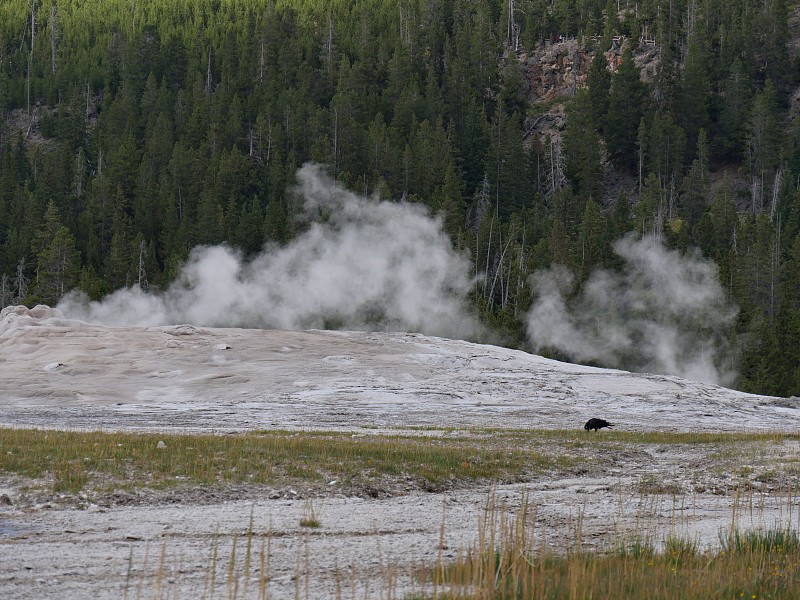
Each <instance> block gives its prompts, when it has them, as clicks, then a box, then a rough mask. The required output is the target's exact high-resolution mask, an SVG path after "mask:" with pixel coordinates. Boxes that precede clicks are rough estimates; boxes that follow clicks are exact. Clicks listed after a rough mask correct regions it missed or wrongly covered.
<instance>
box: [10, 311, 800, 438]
mask: <svg viewBox="0 0 800 600" xmlns="http://www.w3.org/2000/svg"><path fill="white" fill-rule="evenodd" d="M0 386H2V390H0V425H7V426H8V425H10V426H35V427H57V428H92V429H115V430H156V429H157V430H163V429H176V430H186V431H203V430H205V431H234V430H246V429H271V428H279V429H287V428H304V429H305V428H330V429H353V428H358V427H362V426H368V427H371V428H374V427H405V426H446V427H470V426H480V427H505V428H556V429H569V428H579V427H581V426H582V425H583V423H584V422H585V421H586V420H587V419H588V418H589V417H593V416H597V417H602V418H605V419H607V420H609V421H611V422H612V423H615V424H616V425H617V427H618V428H620V429H624V430H672V431H745V430H748V431H752V430H774V431H778V430H784V431H785V430H796V428H797V426H798V423H800V421H799V420H798V418H800V411H799V410H798V408H800V401H796V399H794V398H792V399H777V398H769V397H763V396H755V395H750V394H743V393H740V392H736V391H732V390H729V389H726V388H722V387H717V386H713V385H707V384H702V383H696V382H692V381H688V380H685V379H681V378H678V377H670V376H661V375H646V374H634V373H628V372H624V371H615V370H608V369H598V368H591V367H583V366H577V365H572V364H566V363H561V362H557V361H553V360H547V359H544V358H541V357H539V356H535V355H531V354H528V353H525V352H521V351H517V350H509V349H506V348H500V347H496V346H488V345H479V344H473V343H469V342H464V341H455V340H447V339H442V338H436V337H427V336H422V335H417V334H409V333H367V332H342V331H317V330H312V331H272V330H261V329H252V330H250V329H217V328H198V327H193V326H191V325H178V326H171V327H148V328H141V327H106V326H99V325H90V324H87V323H83V322H80V321H74V320H67V319H65V318H64V317H63V315H62V314H61V313H60V312H59V311H57V310H55V309H51V308H48V307H44V306H37V307H35V308H33V309H27V308H25V307H21V306H17V307H9V308H6V309H4V310H3V311H2V313H0Z"/></svg>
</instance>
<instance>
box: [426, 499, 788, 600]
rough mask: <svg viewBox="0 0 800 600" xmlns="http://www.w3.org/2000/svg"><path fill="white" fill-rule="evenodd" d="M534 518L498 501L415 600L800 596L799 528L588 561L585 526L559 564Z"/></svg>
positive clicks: (675, 542)
mask: <svg viewBox="0 0 800 600" xmlns="http://www.w3.org/2000/svg"><path fill="white" fill-rule="evenodd" d="M533 512H534V511H533V510H532V509H531V506H530V503H529V502H528V500H527V499H523V501H522V504H521V506H520V507H519V508H518V509H517V511H516V515H515V516H513V515H512V514H511V511H509V509H508V507H506V506H503V505H499V506H498V505H497V504H496V503H495V500H494V498H491V499H490V501H489V504H488V507H487V510H486V513H485V515H484V518H483V520H482V521H481V523H479V535H478V536H477V539H478V541H477V542H476V543H475V545H474V546H472V547H470V548H468V549H467V550H466V551H465V552H462V553H459V554H458V556H457V558H456V559H455V560H454V561H444V560H443V559H442V558H441V557H440V558H439V560H438V561H437V564H436V565H434V566H433V567H431V568H430V569H429V570H427V571H426V572H425V573H426V574H425V575H423V581H427V582H428V583H429V586H428V588H427V589H428V590H430V591H429V593H428V594H423V595H417V596H415V598H436V599H442V600H454V599H459V600H485V599H486V600H488V599H498V600H506V599H508V600H511V599H520V598H548V599H553V600H561V599H563V600H584V599H585V600H589V599H590V598H631V599H645V598H646V599H648V600H649V599H653V600H660V599H664V600H666V599H668V598H669V599H672V598H709V597H712V595H713V596H714V597H721V598H750V599H752V598H772V599H777V600H790V599H795V598H797V597H799V595H800V536H799V535H798V532H797V531H796V530H794V529H791V528H775V529H757V530H748V531H742V530H740V529H738V528H736V527H735V526H734V525H732V527H731V528H729V529H726V530H723V531H722V532H721V536H720V546H719V547H718V548H715V549H710V548H709V549H707V550H704V551H701V550H700V549H699V548H698V545H697V544H696V543H695V542H693V541H692V540H685V539H681V538H677V537H674V536H671V537H669V538H667V539H666V540H665V541H664V543H663V545H662V547H663V549H662V550H660V551H657V550H656V549H655V546H654V545H653V543H652V541H651V540H649V539H648V538H647V536H646V535H643V534H639V537H637V538H635V539H633V540H632V541H631V542H630V543H628V544H627V545H622V546H620V545H618V543H616V544H612V545H611V551H603V550H600V551H597V550H595V551H591V552H589V551H587V550H585V549H584V546H583V544H582V541H581V536H582V532H581V531H580V524H581V523H582V520H581V519H580V517H579V519H578V524H579V526H578V527H576V528H575V529H574V532H573V535H574V536H575V540H574V541H573V543H572V544H571V545H570V547H569V548H568V551H567V552H566V553H564V554H555V553H553V552H551V551H544V550H542V547H541V546H539V548H538V549H537V544H536V540H535V536H534V529H533V527H532V525H531V523H532V522H533V520H532V519H531V515H532V514H533ZM735 522H736V521H735V519H734V518H732V519H731V523H732V524H735ZM615 547H616V550H614V548H615Z"/></svg>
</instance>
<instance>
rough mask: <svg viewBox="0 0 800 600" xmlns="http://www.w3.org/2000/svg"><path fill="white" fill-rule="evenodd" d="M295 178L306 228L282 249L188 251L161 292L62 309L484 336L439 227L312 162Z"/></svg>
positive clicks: (71, 313) (213, 323)
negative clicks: (354, 188)
mask: <svg viewBox="0 0 800 600" xmlns="http://www.w3.org/2000/svg"><path fill="white" fill-rule="evenodd" d="M297 180H298V182H299V185H298V192H299V193H300V194H301V195H302V198H303V200H304V208H305V215H306V217H307V219H308V221H309V226H308V228H307V230H306V231H304V232H303V233H302V234H301V235H299V236H298V237H297V238H295V239H294V240H293V241H292V242H291V243H289V244H288V245H286V246H285V247H267V248H266V249H265V250H264V251H263V252H262V253H261V254H259V255H258V256H256V257H255V258H254V259H252V260H250V261H245V260H243V258H242V256H241V255H240V253H238V252H237V251H235V250H233V249H231V248H229V247H226V246H214V247H199V248H195V249H194V250H193V251H192V252H191V254H190V256H189V259H188V261H187V263H186V264H185V265H184V267H183V270H182V272H181V275H180V277H178V279H177V280H176V281H175V282H174V283H173V284H172V285H171V286H170V287H169V288H168V289H166V290H165V291H163V292H160V293H146V292H144V291H142V290H140V289H139V288H138V287H134V288H128V289H124V290H119V291H117V292H114V293H113V294H111V295H109V296H107V297H106V298H104V299H102V300H101V301H98V302H89V301H88V299H87V298H86V296H85V295H84V294H82V293H72V294H69V295H68V296H66V297H65V298H64V299H63V300H62V301H61V303H59V305H58V308H59V309H60V310H62V311H63V313H64V314H65V315H66V316H68V317H72V318H76V319H81V320H85V321H90V322H97V323H102V324H106V325H139V326H155V325H170V324H179V323H191V324H194V325H205V326H209V327H266V328H276V329H308V328H322V327H331V326H333V325H335V326H337V327H339V328H347V329H382V330H403V331H418V332H421V333H425V334H430V335H442V336H447V337H454V338H472V337H475V336H477V335H478V334H479V333H480V329H481V328H480V326H479V325H478V321H477V319H476V318H475V317H474V316H473V315H472V314H471V313H470V311H469V310H468V303H467V302H466V297H467V294H468V293H469V290H470V289H471V286H472V285H473V281H472V280H471V278H470V272H471V269H470V265H469V261H468V259H467V258H466V257H465V256H462V255H460V254H458V253H457V252H455V250H454V249H453V247H452V244H451V242H450V240H449V238H448V237H447V235H446V234H445V233H444V232H443V230H442V223H441V220H439V219H436V218H432V217H431V216H430V215H429V214H428V212H427V211H426V210H425V208H424V207H423V206H420V205H416V204H408V203H394V202H387V201H380V200H378V199H377V198H364V197H361V196H358V195H356V194H354V193H352V192H349V191H347V190H344V189H342V188H341V187H337V185H336V184H335V182H334V181H333V180H331V179H330V178H329V177H328V176H327V175H326V174H325V173H324V172H323V170H322V168H321V167H319V166H317V165H311V164H307V165H304V166H303V167H302V168H301V169H300V170H299V171H298V172H297Z"/></svg>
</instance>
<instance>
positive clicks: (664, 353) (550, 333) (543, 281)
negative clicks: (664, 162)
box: [527, 236, 737, 385]
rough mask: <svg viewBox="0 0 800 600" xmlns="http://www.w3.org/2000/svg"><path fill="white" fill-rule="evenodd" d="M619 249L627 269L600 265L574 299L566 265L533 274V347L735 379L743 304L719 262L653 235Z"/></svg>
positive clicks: (700, 377) (722, 380)
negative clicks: (724, 281) (731, 297)
mask: <svg viewBox="0 0 800 600" xmlns="http://www.w3.org/2000/svg"><path fill="white" fill-rule="evenodd" d="M614 249H615V251H616V253H617V254H618V255H619V256H620V257H621V258H622V259H623V261H624V267H623V269H622V271H621V272H620V273H616V272H611V271H606V270H599V271H595V272H594V273H593V274H592V275H591V276H590V277H589V279H588V280H587V281H586V283H585V284H584V285H583V287H582V289H581V291H580V293H579V294H578V296H577V297H576V298H574V300H570V301H568V300H567V297H568V296H569V295H570V294H571V293H572V291H573V284H574V282H573V278H572V274H571V273H570V272H569V271H568V270H567V269H566V268H564V267H561V266H557V267H554V268H551V269H547V270H543V271H537V272H536V273H535V274H534V275H533V276H532V277H531V285H532V287H533V290H534V294H535V300H534V303H533V306H532V307H531V310H530V312H529V313H528V315H527V329H528V337H529V339H530V340H531V343H532V344H533V346H534V348H535V349H536V350H537V351H540V350H542V349H543V348H554V349H557V350H559V351H560V352H563V353H564V354H566V355H567V356H569V357H570V359H571V360H577V361H583V362H586V361H591V362H595V363H597V364H599V365H602V366H606V367H616V368H623V369H627V370H631V371H640V372H652V373H662V374H671V375H680V376H682V377H686V378H688V379H693V380H696V381H703V382H706V383H715V384H720V385H731V384H732V383H733V381H734V379H735V372H734V366H733V365H734V364H735V353H734V352H733V351H731V349H730V348H729V346H730V344H729V342H728V340H729V335H728V334H729V333H730V331H731V328H732V325H733V321H734V319H735V317H736V312H737V311H736V309H735V307H733V306H731V305H730V304H729V303H728V302H727V301H726V300H725V294H724V291H723V289H722V286H721V285H720V283H719V277H718V271H717V267H716V265H715V264H714V263H712V262H711V261H708V260H704V259H702V258H701V257H699V256H681V255H680V254H679V253H677V252H673V251H669V250H667V249H665V248H664V247H663V245H662V244H661V243H660V242H659V241H658V240H657V239H656V238H653V237H646V238H644V239H642V240H637V239H636V238H635V237H634V236H627V237H624V238H622V239H621V240H619V241H617V243H616V244H615V248H614Z"/></svg>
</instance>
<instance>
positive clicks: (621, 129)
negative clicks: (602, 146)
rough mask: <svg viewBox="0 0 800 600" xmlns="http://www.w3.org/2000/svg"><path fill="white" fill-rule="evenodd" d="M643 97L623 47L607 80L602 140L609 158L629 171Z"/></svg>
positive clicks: (632, 164) (637, 77) (633, 154)
mask: <svg viewBox="0 0 800 600" xmlns="http://www.w3.org/2000/svg"><path fill="white" fill-rule="evenodd" d="M644 98H645V87H644V84H643V83H642V82H641V81H640V79H639V70H638V69H637V68H636V65H635V64H634V62H633V54H632V53H631V49H630V46H627V47H626V48H625V51H624V52H623V55H622V62H621V63H620V66H619V69H618V70H617V72H616V73H615V74H614V75H613V76H612V78H611V94H610V96H609V113H608V119H607V120H606V128H605V137H606V146H607V147H608V153H609V156H610V157H611V158H612V159H614V161H615V162H616V163H617V164H619V165H620V166H622V167H624V168H626V169H628V170H630V171H633V169H634V168H635V166H636V158H637V157H636V139H637V136H636V134H637V132H638V129H639V121H640V120H641V118H642V113H643V110H644Z"/></svg>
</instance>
